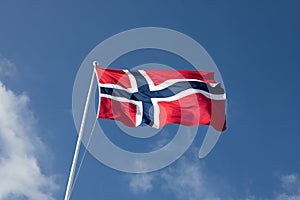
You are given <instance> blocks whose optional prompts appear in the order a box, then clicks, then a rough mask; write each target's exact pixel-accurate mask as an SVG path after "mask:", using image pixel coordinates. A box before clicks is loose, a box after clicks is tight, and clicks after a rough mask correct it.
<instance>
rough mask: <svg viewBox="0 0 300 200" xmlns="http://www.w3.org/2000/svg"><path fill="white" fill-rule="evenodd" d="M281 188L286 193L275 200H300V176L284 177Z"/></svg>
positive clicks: (281, 178)
mask: <svg viewBox="0 0 300 200" xmlns="http://www.w3.org/2000/svg"><path fill="white" fill-rule="evenodd" d="M280 180H281V186H282V188H283V189H284V192H282V193H280V194H278V195H277V196H276V197H275V200H300V179H299V175H298V174H288V175H282V176H281V177H280Z"/></svg>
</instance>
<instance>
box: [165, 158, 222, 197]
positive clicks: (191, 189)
mask: <svg viewBox="0 0 300 200" xmlns="http://www.w3.org/2000/svg"><path fill="white" fill-rule="evenodd" d="M161 177H162V179H163V180H164V181H165V182H166V184H167V185H166V187H167V189H168V190H170V191H171V192H172V193H174V194H175V195H176V197H177V199H185V200H199V199H202V200H219V199H220V198H219V197H217V195H215V194H214V191H213V190H211V188H209V186H208V185H209V184H207V178H206V177H205V175H204V173H203V170H202V168H201V166H200V165H199V163H194V162H192V161H187V160H186V159H181V160H180V161H179V163H178V166H177V167H171V168H168V169H167V170H166V171H165V172H163V173H162V175H161Z"/></svg>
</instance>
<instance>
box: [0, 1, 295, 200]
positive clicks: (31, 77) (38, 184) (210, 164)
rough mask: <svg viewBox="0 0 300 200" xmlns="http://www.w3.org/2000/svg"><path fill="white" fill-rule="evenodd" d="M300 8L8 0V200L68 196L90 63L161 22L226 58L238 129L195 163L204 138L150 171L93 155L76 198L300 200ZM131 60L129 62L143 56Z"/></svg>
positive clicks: (2, 123) (4, 79)
mask: <svg viewBox="0 0 300 200" xmlns="http://www.w3.org/2000/svg"><path fill="white" fill-rule="evenodd" d="M298 8H299V3H298V2H297V1H292V0H289V1H271V0H262V1H237V0H232V1H226V2H225V1H202V0H201V1H185V0H180V1H179V0H174V1H171V0H165V1H156V0H154V1H132V0H130V1H127V2H126V3H125V2H124V1H114V0H113V1H64V2H62V1H48V0H42V1H36V0H26V1H16V0H10V1H6V0H2V1H1V2H0V27H1V28H0V82H1V84H0V86H1V87H0V93H1V96H0V140H1V141H0V145H1V146H0V156H1V157H0V158H1V159H0V198H1V199H4V200H7V199H8V200H10V199H17V200H19V199H20V200H23V199H30V200H37V199H39V200H48V199H49V200H50V199H62V198H63V196H64V190H65V187H66V182H67V178H68V173H69V169H70V164H71V160H72V155H73V151H74V147H75V143H76V136H77V135H76V130H75V126H74V123H73V118H72V114H71V106H72V89H73V83H74V80H75V76H76V73H77V70H78V69H79V67H80V64H81V62H82V61H83V59H84V58H85V57H86V56H87V54H88V53H89V52H90V51H91V50H92V49H93V48H94V47H95V46H96V45H98V44H99V43H100V42H101V41H103V40H105V39H107V38H108V37H110V36H112V35H114V34H117V33H119V32H122V31H125V30H128V29H131V28H137V27H146V26H156V27H165V28H170V29H174V30H177V31H180V32H182V33H185V34H186V35H188V36H190V37H192V38H193V39H195V40H196V41H197V42H199V43H200V44H202V45H203V46H204V48H205V49H206V50H207V51H208V53H209V54H210V55H211V57H212V58H213V59H214V61H215V62H216V64H217V66H218V68H219V70H220V72H221V74H222V77H223V80H224V83H225V86H226V91H227V98H228V112H227V116H228V117H227V119H228V130H227V131H226V132H225V133H224V134H223V135H222V136H221V139H220V140H219V142H218V144H217V145H216V147H215V148H214V150H213V151H212V153H211V154H210V155H209V156H208V157H206V158H205V159H203V160H199V159H198V158H197V156H195V154H196V153H197V150H198V148H199V145H200V144H201V140H202V139H203V135H201V133H200V132H199V133H200V134H198V136H197V137H196V140H195V142H194V143H193V145H192V146H191V147H190V148H189V150H188V151H187V152H186V153H185V154H184V155H183V157H182V158H181V159H179V160H178V161H176V162H175V163H173V164H172V165H171V166H169V167H168V168H165V169H163V170H160V171H158V172H154V173H150V174H145V175H130V174H125V173H121V172H118V171H115V170H112V169H110V168H108V167H106V166H104V165H103V164H101V163H100V162H99V161H97V160H96V159H94V158H93V157H92V156H91V155H90V154H89V153H88V154H87V155H86V158H85V160H84V163H83V166H82V169H81V171H80V174H79V176H78V179H77V182H76V185H75V188H74V191H73V194H72V198H71V199H73V200H81V199H88V200H94V199H120V198H122V199H132V200H135V199H145V200H148V199H172V200H173V199H185V200H194V199H196V200H198V199H207V200H211V199H222V200H223V199H225V200H227V199H249V200H250V199H252V200H257V199H258V200H267V199H277V200H283V199H297V200H298V199H300V170H299V167H300V156H299V155H300V154H299V153H300V152H299V141H300V136H299V129H298V124H299V116H298V112H299V111H300V106H299V101H300V95H299V94H298V90H297V88H298V83H297V81H298V80H299V79H298V73H299V69H298V68H299V67H298V66H299V63H300V62H299V59H300V57H299V45H300V39H299V35H300V33H299V32H300V28H299V18H300V16H299V15H300V14H299V12H298ZM145 55H147V52H145ZM151 55H152V54H151ZM158 57H159V56H158ZM129 58H130V59H127V60H126V59H125V58H124V63H125V64H126V63H127V64H128V63H135V62H140V61H141V60H142V59H140V57H139V59H140V60H139V61H135V60H134V56H130V57H129ZM146 59H149V57H146ZM148 61H149V60H147V62H148ZM117 63H122V60H121V59H120V60H119V62H116V63H115V64H117ZM114 67H115V68H117V67H118V66H114ZM120 67H121V66H120ZM177 68H180V67H177ZM183 68H185V67H184V66H183ZM111 126H112V127H111V128H112V130H116V132H117V129H116V128H115V127H114V124H113V123H111ZM205 129H206V127H201V129H200V130H205ZM116 134H117V133H116ZM135 143H138V141H134V142H133V144H135ZM130 144H131V143H130ZM128 148H129V149H131V150H135V149H134V147H132V146H131V147H128ZM136 150H139V149H136ZM80 155H81V156H82V151H81V154H80Z"/></svg>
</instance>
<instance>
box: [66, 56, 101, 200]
mask: <svg viewBox="0 0 300 200" xmlns="http://www.w3.org/2000/svg"><path fill="white" fill-rule="evenodd" d="M93 65H94V68H96V67H98V66H99V63H98V62H97V61H94V62H93ZM94 79H95V72H94V70H93V75H92V79H91V83H90V88H89V91H88V95H87V98H86V102H85V106H84V111H83V116H82V120H81V125H80V129H79V133H78V139H77V144H76V149H75V153H74V157H73V162H72V167H71V170H70V176H69V180H68V185H67V189H66V194H65V199H64V200H69V199H70V196H71V189H72V185H73V180H74V175H75V169H76V163H77V160H78V155H79V150H80V144H81V139H82V136H83V130H84V126H85V122H86V116H87V111H88V108H89V105H90V98H91V94H92V88H93V83H94Z"/></svg>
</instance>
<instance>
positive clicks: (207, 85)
mask: <svg viewBox="0 0 300 200" xmlns="http://www.w3.org/2000/svg"><path fill="white" fill-rule="evenodd" d="M95 73H96V75H97V80H98V86H99V87H98V88H99V98H100V99H99V107H98V118H104V119H111V120H118V121H120V122H122V123H123V124H125V125H127V126H131V127H136V126H140V125H149V126H151V127H154V128H162V127H163V126H165V125H167V124H172V123H176V124H182V125H186V126H196V125H201V124H203V125H204V124H205V125H211V126H212V127H214V128H215V129H216V130H218V131H224V130H225V129H226V114H225V106H226V94H225V91H224V89H223V88H222V87H221V84H220V83H216V82H215V80H214V73H213V72H199V71H190V70H177V71H176V70H138V71H128V70H119V69H103V68H98V67H97V68H95Z"/></svg>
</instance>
